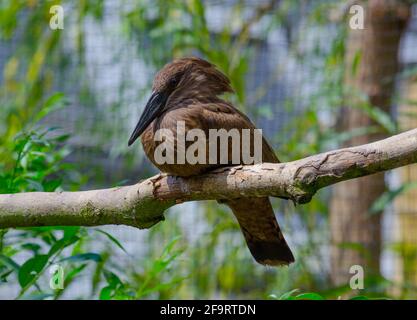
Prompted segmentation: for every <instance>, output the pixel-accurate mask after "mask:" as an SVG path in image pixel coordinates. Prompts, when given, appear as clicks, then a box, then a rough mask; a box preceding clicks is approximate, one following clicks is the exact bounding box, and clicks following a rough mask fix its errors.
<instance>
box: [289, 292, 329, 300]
mask: <svg viewBox="0 0 417 320" xmlns="http://www.w3.org/2000/svg"><path fill="white" fill-rule="evenodd" d="M295 298H296V299H297V300H325V299H324V297H322V296H321V295H319V294H317V293H314V292H308V293H301V294H299V295H297V296H296V297H295Z"/></svg>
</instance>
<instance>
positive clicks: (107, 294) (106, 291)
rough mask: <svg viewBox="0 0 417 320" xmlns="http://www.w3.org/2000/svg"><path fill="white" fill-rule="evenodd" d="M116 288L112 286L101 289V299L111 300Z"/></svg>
mask: <svg viewBox="0 0 417 320" xmlns="http://www.w3.org/2000/svg"><path fill="white" fill-rule="evenodd" d="M113 290H114V288H113V287H111V286H107V287H104V288H103V289H101V291H100V295H99V299H100V300H110V299H111V298H112V293H113Z"/></svg>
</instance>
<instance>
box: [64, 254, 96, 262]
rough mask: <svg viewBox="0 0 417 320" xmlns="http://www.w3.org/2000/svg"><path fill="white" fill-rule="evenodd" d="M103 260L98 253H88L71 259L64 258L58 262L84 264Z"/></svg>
mask: <svg viewBox="0 0 417 320" xmlns="http://www.w3.org/2000/svg"><path fill="white" fill-rule="evenodd" d="M101 260H102V258H101V256H100V255H99V254H98V253H93V252H88V253H80V254H76V255H73V256H70V257H66V258H63V259H61V260H59V261H58V262H63V261H68V262H83V261H95V262H100V261H101Z"/></svg>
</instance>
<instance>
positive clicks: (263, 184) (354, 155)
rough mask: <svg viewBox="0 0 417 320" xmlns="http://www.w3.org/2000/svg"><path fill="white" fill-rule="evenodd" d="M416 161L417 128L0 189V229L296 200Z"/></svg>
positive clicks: (140, 221) (151, 218)
mask: <svg viewBox="0 0 417 320" xmlns="http://www.w3.org/2000/svg"><path fill="white" fill-rule="evenodd" d="M416 162H417V129H414V130H410V131H407V132H404V133H401V134H398V135H396V136H392V137H390V138H388V139H384V140H381V141H377V142H374V143H370V144H366V145H362V146H357V147H352V148H345V149H339V150H334V151H330V152H326V153H321V154H317V155H314V156H311V157H308V158H304V159H301V160H297V161H292V162H287V163H279V164H272V163H264V164H259V165H253V166H237V167H228V168H222V169H219V170H216V171H213V172H210V173H208V174H205V175H202V176H198V177H192V178H179V177H173V176H166V175H157V176H154V177H152V178H150V179H147V180H145V181H142V182H139V183H138V184H135V185H132V186H126V187H119V188H111V189H103V190H92V191H80V192H51V193H47V192H32V193H19V194H2V195H0V228H9V227H12V228H13V227H30V226H46V225H49V226H58V225H80V226H97V225H104V224H124V225H129V226H134V227H138V228H149V227H151V226H152V225H154V224H155V223H157V222H159V221H161V220H163V219H164V216H163V213H164V211H165V210H166V209H167V208H169V207H171V206H173V205H175V204H178V203H181V202H184V201H194V200H212V199H216V200H221V199H231V198H239V197H249V196H251V197H254V196H255V197H261V196H274V197H285V198H290V199H292V200H293V201H295V202H296V203H306V202H308V201H310V200H311V198H312V197H313V195H314V194H315V193H316V192H317V190H319V189H321V188H323V187H326V186H329V185H332V184H335V183H337V182H340V181H344V180H348V179H354V178H357V177H362V176H366V175H370V174H373V173H377V172H381V171H385V170H390V169H394V168H397V167H401V166H405V165H408V164H411V163H416Z"/></svg>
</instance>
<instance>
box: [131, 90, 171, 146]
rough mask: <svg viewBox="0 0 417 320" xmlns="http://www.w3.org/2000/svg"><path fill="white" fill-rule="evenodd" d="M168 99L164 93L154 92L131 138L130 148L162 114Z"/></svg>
mask: <svg viewBox="0 0 417 320" xmlns="http://www.w3.org/2000/svg"><path fill="white" fill-rule="evenodd" d="M165 102H166V97H165V95H164V94H163V93H159V92H153V93H152V95H151V97H150V98H149V100H148V102H147V103H146V106H145V109H144V110H143V113H142V115H141V117H140V119H139V122H138V124H137V125H136V128H135V130H134V131H133V133H132V135H131V136H130V139H129V142H128V145H129V146H130V145H131V144H132V143H133V142H135V141H136V139H137V138H139V137H140V135H141V134H142V133H143V131H145V129H146V128H147V127H148V126H149V125H150V124H151V122H152V121H153V120H154V119H155V118H156V117H157V116H158V115H159V114H160V113H161V111H162V109H163V108H164V106H165Z"/></svg>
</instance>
